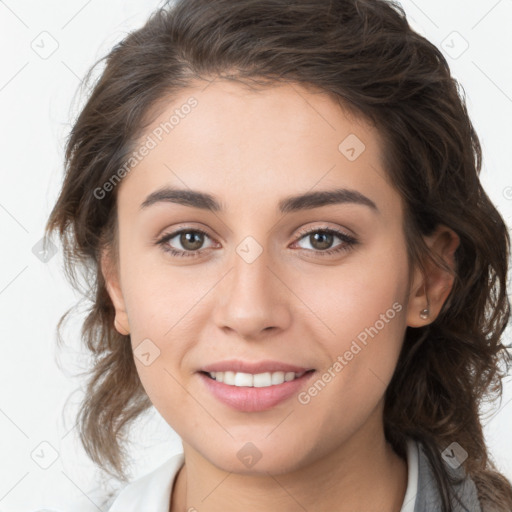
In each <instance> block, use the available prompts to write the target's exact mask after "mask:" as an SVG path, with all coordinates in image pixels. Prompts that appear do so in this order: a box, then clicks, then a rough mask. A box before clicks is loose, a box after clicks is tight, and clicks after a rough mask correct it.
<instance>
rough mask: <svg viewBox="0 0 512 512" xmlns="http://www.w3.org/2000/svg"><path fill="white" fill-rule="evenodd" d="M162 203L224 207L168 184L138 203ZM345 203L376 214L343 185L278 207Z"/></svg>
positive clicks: (374, 207) (294, 209)
mask: <svg viewBox="0 0 512 512" xmlns="http://www.w3.org/2000/svg"><path fill="white" fill-rule="evenodd" d="M161 202H167V203H177V204H182V205H185V206H191V207H194V208H201V209H204V210H211V211H213V212H222V211H223V209H224V207H223V206H222V204H221V203H220V202H219V201H218V200H217V199H216V198H215V196H212V195H211V194H208V193H206V192H199V191H196V190H190V189H179V188H171V187H163V188H160V189H158V190H156V191H155V192H152V193H151V194H149V196H148V197H147V198H146V199H145V201H144V202H143V203H142V204H141V206H140V209H141V210H144V209H146V208H148V207H149V206H151V205H154V204H156V203H161ZM344 203H352V204H360V205H364V206H368V207H369V208H371V209H372V210H373V211H374V212H376V213H379V209H378V208H377V205H376V204H375V203H374V202H373V201H372V200H371V199H369V198H368V197H366V196H365V195H363V194H361V192H358V191H357V190H352V189H346V188H338V189H333V190H323V191H317V192H307V193H305V194H300V195H296V196H290V197H287V198H285V199H282V200H281V201H279V205H278V207H279V211H280V212H281V213H290V212H297V211H301V210H309V209H313V208H319V207H321V206H327V205H332V204H344Z"/></svg>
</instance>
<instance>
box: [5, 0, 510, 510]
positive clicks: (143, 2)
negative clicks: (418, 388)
mask: <svg viewBox="0 0 512 512" xmlns="http://www.w3.org/2000/svg"><path fill="white" fill-rule="evenodd" d="M401 4H402V5H403V7H404V9H405V11H406V13H407V15H408V19H409V22H410V23H411V25H412V26H413V28H415V29H416V30H417V31H418V32H420V33H421V34H423V35H424V36H425V37H427V38H428V39H429V40H430V41H432V42H433V43H434V44H435V45H437V46H438V47H439V48H441V49H442V51H443V52H444V53H445V55H446V56H447V60H448V61H449V63H450V66H451V69H452V73H453V75H454V76H455V77H456V78H457V79H458V80H459V82H460V83H461V84H462V86H463V88H464V91H465V93H466V98H467V104H468V108H469V111H470V115H471V118H472V120H473V123H474V125H475V128H476V130H477V132H478V134H479V136H480V140H481V143H482V146H483V153H484V162H483V170H482V174H481V179H482V181H483V184H484V186H485V188H486V190H487V192H488V194H489V196H490V197H491V199H492V200H493V202H494V203H495V204H496V205H497V207H498V209H499V210H500V212H501V214H502V215H503V217H504V218H505V220H506V222H507V224H508V226H509V227H510V226H511V225H512V173H511V162H512V137H511V136H512V129H511V122H510V120H511V119H512V59H511V57H510V52H511V51H512V32H511V31H510V22H511V21H512V1H510V0H499V1H498V0H492V1H491V0H489V1H484V2H481V1H475V0H473V1H470V2H468V1H466V0H457V1H451V2H449V3H448V2H446V1H445V0H428V1H427V0H416V1H414V2H413V1H411V0H407V1H405V0H404V1H403V2H401ZM159 5H161V2H158V1H156V0H129V1H121V0H109V1H108V2H105V1H102V2H100V1H99V0H89V1H86V0H72V1H67V2H64V1H62V0H61V1H58V0H48V1H45V2H36V1H35V0H31V1H22V0H18V1H14V0H6V1H5V2H0V42H1V44H2V65H1V68H0V109H1V110H0V111H1V113H2V115H1V118H0V140H1V144H2V152H1V155H2V159H1V161H0V169H1V183H2V186H1V188H0V229H1V235H2V244H1V247H2V250H1V251H0V263H1V274H0V312H1V321H0V335H1V338H2V357H0V375H1V386H0V434H1V436H0V447H1V461H2V462H1V465H0V512H7V511H8V512H28V511H34V510H42V509H48V510H50V509H53V510H60V511H63V512H67V511H73V512H76V511H79V512H80V511H97V510H101V508H100V507H99V506H97V504H98V503H99V502H100V501H99V498H98V497H99V496H101V492H102V491H101V490H100V489H99V487H98V485H99V481H100V480H99V471H98V468H97V467H96V466H95V465H94V464H93V463H92V462H91V461H90V460H89V459H88V457H87V456H86V454H85V452H84V451H83V449H82V448H81V445H80V443H79V441H78V436H77V429H76V428H73V427H74V424H75V423H74V416H73V415H74V413H75V412H76V406H77V405H78V403H79V400H80V398H81V387H82V386H83V384H84V381H83V379H82V378H79V377H74V374H75V373H76V372H77V371H80V370H82V369H84V368H85V366H84V365H85V364H86V362H87V359H86V357H85V355H84V352H83V351H82V350H81V348H80V345H79V340H78V329H79V323H78V322H77V321H76V320H75V321H74V322H70V324H69V329H67V330H66V331H65V339H66V343H67V344H68V348H67V349H66V350H64V352H61V353H57V352H56V345H55V338H56V334H55V328H56V325H57V322H58V320H59V318H60V316H61V315H62V314H63V313H64V312H65V311H66V310H67V309H68V308H69V307H70V306H72V305H73V304H75V303H76V302H77V301H78V300H79V298H80V297H79V296H78V295H76V294H75V293H74V292H73V291H72V289H71V287H70V286H69V285H68V283H67V281H66V280H65V278H64V275H63V272H62V258H61V255H60V253H58V254H57V255H55V256H54V257H53V258H51V259H50V260H49V261H48V262H46V263H45V262H44V261H41V260H40V259H39V258H38V257H37V255H36V252H37V251H36V249H37V244H38V242H39V241H40V239H41V237H42V234H43V227H44V224H45V221H46V219H47V217H48V214H49V212H50V209H51V207H52V205H53V203H54V201H55V199H56V197H57V193H58V190H59V185H60V183H61V179H62V175H63V164H62V162H63V147H64V143H65V139H66V137H67V134H68V132H69V129H70V127H71V124H72V121H73V119H74V116H75V115H76V112H77V108H78V106H79V105H82V104H83V101H84V100H85V98H84V97H83V96H81V97H80V96H79V97H78V99H77V98H75V96H76V94H77V89H78V86H79V85H80V81H81V79H82V78H83V77H84V75H85V73H86V71H87V70H88V69H89V67H90V66H91V65H92V64H93V63H94V62H96V60H98V59H99V58H100V57H103V56H104V55H105V54H106V53H107V52H108V51H109V50H110V49H111V48H112V47H113V45H114V44H115V43H116V42H118V41H119V40H121V39H122V38H123V37H124V36H125V35H126V34H127V32H129V31H131V30H133V29H136V28H139V27H140V26H141V25H142V24H143V23H144V21H145V19H146V18H147V16H148V15H149V14H150V12H151V11H152V10H153V9H154V8H156V7H158V6H159ZM77 101H78V103H77ZM34 247H36V249H34ZM507 332H508V336H507V340H506V343H510V338H511V336H510V332H509V331H507ZM57 361H59V362H60V364H61V366H62V368H64V371H63V370H61V369H60V368H59V366H58V365H57ZM72 393H73V394H72ZM68 398H69V400H67V399H68ZM66 400H67V403H68V406H67V409H66V410H65V411H64V406H65V403H66ZM510 401H512V382H511V379H510V378H509V379H508V380H507V383H506V385H505V390H504V396H503V400H502V402H501V407H499V408H497V409H496V410H494V411H490V412H488V413H487V414H486V416H485V422H486V423H485V427H484V432H485V436H486V440H487V443H488V446H489V447H490V450H491V453H492V455H493V457H494V459H495V461H496V463H497V465H498V467H499V468H500V469H501V471H502V472H504V473H505V475H506V476H507V477H508V478H509V479H511V480H512V441H511V438H510V432H511V428H510V427H511V426H512V405H508V404H509V403H510ZM133 441H134V443H133V449H132V452H131V453H132V456H133V465H132V478H136V477H138V476H141V475H142V474H144V473H147V472H148V471H150V470H152V469H153V468H155V467H156V466H157V465H160V464H161V463H163V462H164V461H165V460H167V459H168V458H169V457H170V456H171V455H173V454H175V453H177V452H179V451H181V444H180V441H179V437H178V436H177V435H176V433H174V432H173V431H172V429H171V428H170V427H169V426H168V425H167V423H166V422H165V421H164V420H163V419H162V418H161V416H160V415H159V414H158V413H157V412H156V411H154V409H153V411H152V412H151V413H150V414H148V415H147V416H146V417H145V418H142V419H141V421H139V422H138V423H137V425H136V428H135V429H134V431H133Z"/></svg>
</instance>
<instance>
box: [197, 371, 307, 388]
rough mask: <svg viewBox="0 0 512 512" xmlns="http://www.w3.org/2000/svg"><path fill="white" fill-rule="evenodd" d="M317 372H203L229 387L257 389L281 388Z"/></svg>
mask: <svg viewBox="0 0 512 512" xmlns="http://www.w3.org/2000/svg"><path fill="white" fill-rule="evenodd" d="M314 371H315V370H314V369H312V370H307V371H303V372H300V373H296V372H283V371H278V372H263V373H257V374H252V373H244V372H233V371H225V372H206V371H201V372H200V373H202V374H203V375H206V376H207V377H209V378H210V379H212V380H215V381H217V382H221V383H223V384H226V385H228V386H235V387H255V388H265V387H272V386H279V385H281V384H283V383H285V382H290V381H293V380H296V379H299V378H301V377H302V376H303V375H305V374H307V373H311V372H314Z"/></svg>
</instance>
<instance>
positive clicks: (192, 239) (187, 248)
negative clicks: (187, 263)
mask: <svg viewBox="0 0 512 512" xmlns="http://www.w3.org/2000/svg"><path fill="white" fill-rule="evenodd" d="M205 237H208V238H210V237H209V236H208V233H206V231H203V230H202V229H198V228H194V229H181V230H179V231H174V232H173V233H169V234H167V235H164V236H163V237H162V238H161V239H160V240H158V241H157V244H158V245H161V246H162V249H163V250H164V251H165V252H168V253H170V254H171V255H172V256H177V257H178V258H181V257H194V256H199V255H200V252H199V250H200V248H201V246H202V245H203V243H204V238H205ZM175 238H176V242H175V243H178V244H180V245H181V247H183V249H175V248H174V247H172V246H169V242H171V240H174V239H175Z"/></svg>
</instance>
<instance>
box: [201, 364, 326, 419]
mask: <svg viewBox="0 0 512 512" xmlns="http://www.w3.org/2000/svg"><path fill="white" fill-rule="evenodd" d="M315 373H316V370H306V371H302V372H299V373H295V372H282V371H279V372H265V373H259V374H250V373H242V372H232V371H224V372H220V371H217V372H207V371H204V370H203V371H199V372H198V373H197V374H198V375H199V377H200V379H201V381H202V382H203V385H204V386H205V390H206V391H207V392H208V394H210V395H211V396H213V397H214V398H215V399H216V400H218V401H219V402H220V403H222V404H223V405H224V406H228V407H229V408H231V409H235V410H237V411H240V412H261V411H266V410H269V409H272V408H273V407H275V406H277V405H278V404H281V403H284V402H286V401H288V400H289V399H290V398H292V397H293V396H295V395H297V394H298V393H299V392H300V390H301V389H302V388H304V387H305V386H306V385H307V383H308V381H309V380H310V379H311V378H312V376H313V374H315Z"/></svg>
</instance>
